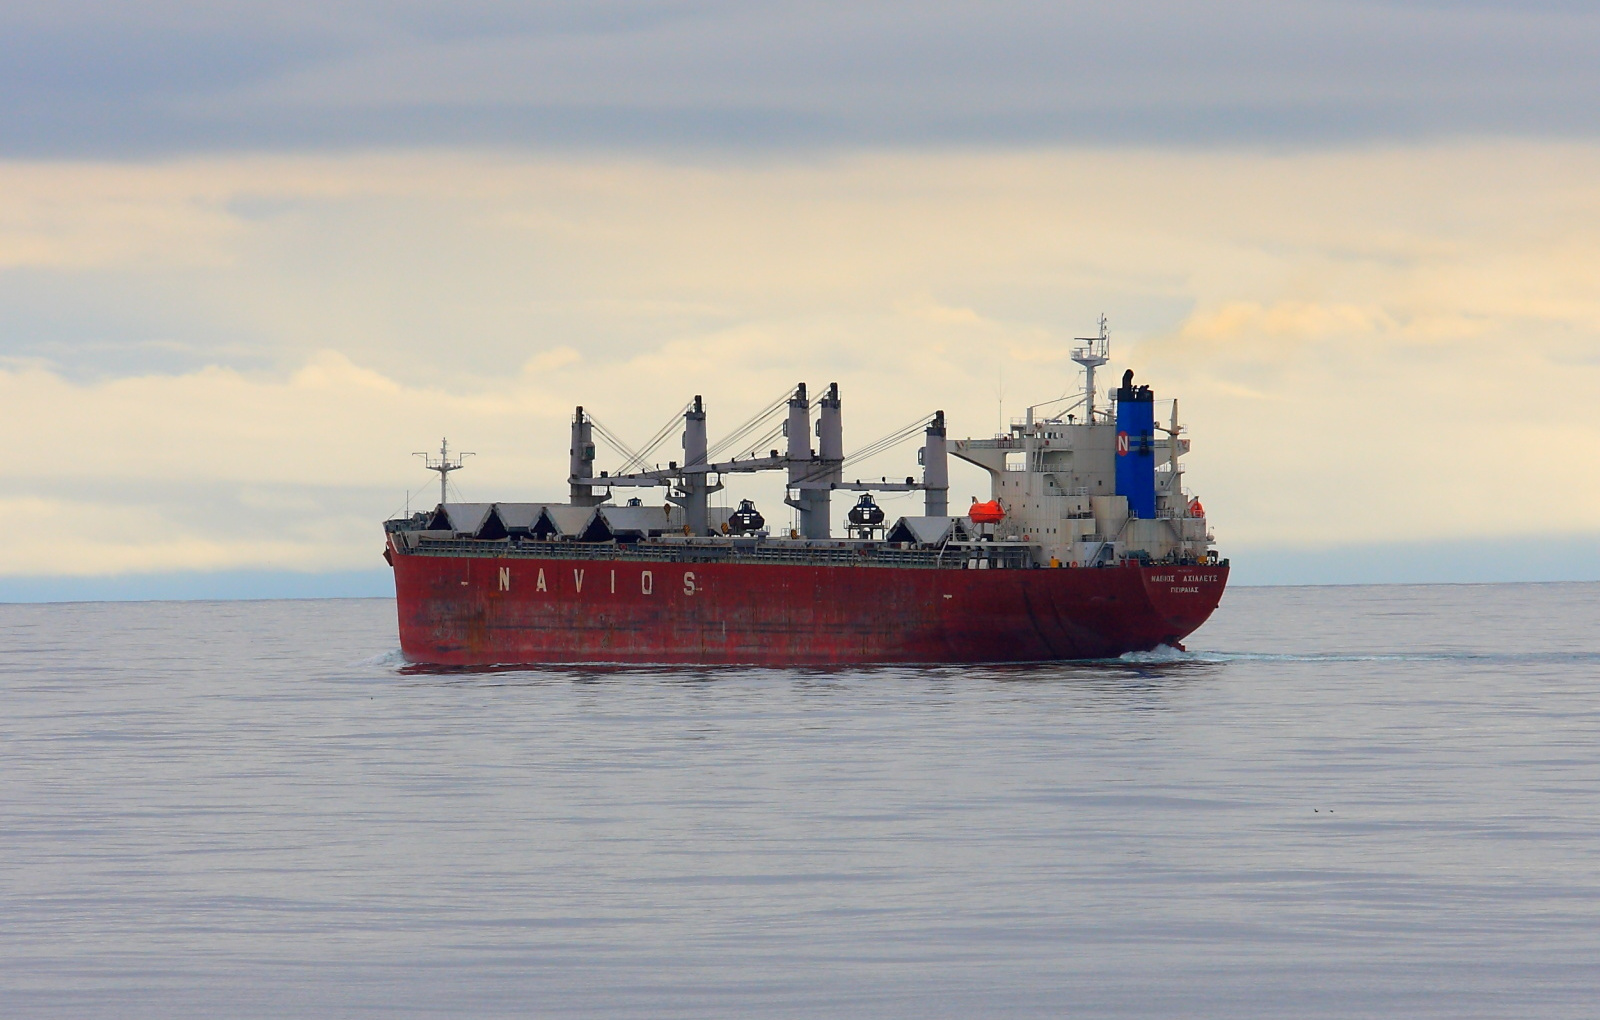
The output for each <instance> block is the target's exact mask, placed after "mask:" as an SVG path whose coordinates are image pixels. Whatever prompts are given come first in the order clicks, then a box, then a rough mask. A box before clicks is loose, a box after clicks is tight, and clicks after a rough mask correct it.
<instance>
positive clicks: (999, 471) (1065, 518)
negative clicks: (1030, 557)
mask: <svg viewBox="0 0 1600 1020" xmlns="http://www.w3.org/2000/svg"><path fill="white" fill-rule="evenodd" d="M1084 343H1085V346H1083V347H1079V348H1078V349H1076V350H1075V351H1074V352H1073V360H1074V361H1076V362H1078V363H1079V364H1080V365H1083V366H1084V369H1085V373H1084V374H1085V385H1084V389H1083V391H1082V395H1081V396H1080V397H1079V398H1078V399H1077V400H1076V401H1075V402H1073V403H1071V404H1069V405H1068V406H1067V407H1066V408H1064V409H1062V410H1060V411H1057V412H1056V413H1054V414H1053V415H1036V413H1035V411H1036V408H1037V407H1047V406H1049V405H1036V407H1030V408H1028V412H1027V415H1026V417H1024V418H1022V419H1019V420H1015V421H1013V422H1012V423H1011V428H1010V431H1009V432H1008V433H1007V434H1005V435H999V436H996V437H994V438H993V439H957V440H952V441H950V443H949V451H950V453H952V454H954V455H955V456H957V457H959V458H961V459H962V460H965V461H967V462H969V463H972V464H976V465H978V466H979V467H981V468H983V469H984V470H986V471H987V472H988V473H989V477H990V498H991V499H992V500H994V501H995V502H998V503H999V504H1000V507H1001V508H1002V509H1003V510H1004V511H1005V517H1004V519H1003V520H1001V521H1000V522H999V523H997V524H994V525H990V526H987V527H989V528H991V529H992V530H993V537H994V540H996V541H1000V542H1022V543H1027V544H1030V545H1034V546H1037V547H1038V550H1039V556H1040V558H1041V560H1042V561H1043V562H1044V563H1049V564H1051V565H1056V564H1059V565H1062V566H1094V565H1102V564H1108V563H1117V562H1121V561H1124V560H1126V559H1130V558H1133V559H1140V560H1145V561H1150V562H1179V563H1205V562H1210V561H1212V560H1214V559H1215V552H1214V550H1212V549H1211V548H1210V547H1211V544H1212V543H1213V541H1214V539H1213V537H1212V536H1211V535H1210V534H1209V533H1208V532H1207V528H1206V519H1205V516H1204V510H1203V508H1202V507H1201V505H1200V502H1199V501H1198V500H1197V499H1195V498H1194V497H1193V496H1192V495H1191V494H1189V493H1187V492H1185V491H1184V488H1183V466H1182V464H1181V462H1180V461H1179V459H1178V458H1180V457H1182V456H1183V455H1184V454H1186V453H1188V452H1189V440H1187V439H1185V438H1182V436H1181V433H1182V431H1183V427H1182V426H1181V425H1180V424H1179V422H1178V408H1177V401H1175V400H1174V401H1171V408H1170V414H1169V415H1168V416H1167V418H1168V424H1166V425H1155V426H1153V428H1152V429H1151V431H1150V435H1149V437H1148V438H1147V439H1146V440H1145V442H1146V444H1147V447H1146V448H1145V449H1144V450H1142V451H1141V450H1140V449H1138V448H1135V449H1133V450H1132V451H1130V448H1129V436H1128V434H1127V432H1126V431H1124V430H1123V429H1120V428H1119V426H1118V420H1119V413H1118V406H1117V402H1118V401H1119V400H1124V399H1125V400H1130V401H1132V400H1135V399H1138V400H1142V401H1143V402H1145V403H1147V404H1148V403H1150V402H1151V397H1150V394H1149V392H1148V390H1142V391H1134V390H1133V389H1132V387H1131V380H1132V372H1131V371H1130V372H1128V373H1127V374H1126V375H1125V376H1124V380H1123V382H1124V385H1123V386H1122V387H1119V388H1118V389H1116V390H1113V391H1111V397H1112V400H1111V406H1110V407H1109V408H1105V409H1102V408H1101V407H1098V406H1096V396H1097V395H1096V393H1095V390H1094V372H1095V369H1096V368H1098V367H1100V366H1101V365H1104V364H1105V363H1106V362H1107V361H1108V360H1109V355H1110V337H1109V333H1108V331H1107V329H1106V323H1105V319H1104V318H1103V317H1102V319H1101V321H1100V335H1099V336H1098V337H1095V338H1092V339H1089V340H1085V341H1084ZM1147 413H1148V412H1147ZM1119 442H1120V447H1119ZM1135 445H1136V446H1137V440H1135ZM1141 452H1143V453H1144V455H1145V456H1147V457H1149V458H1150V459H1152V460H1153V461H1154V464H1153V465H1151V468H1153V474H1154V482H1155V499H1154V503H1153V507H1151V508H1150V512H1148V513H1147V515H1145V516H1141V515H1140V514H1139V513H1138V512H1137V508H1135V512H1134V513H1132V514H1130V506H1129V497H1128V495H1126V494H1119V491H1118V484H1117V483H1118V459H1119V456H1120V457H1127V456H1130V453H1132V454H1138V453H1141ZM1147 470H1149V469H1148V468H1147Z"/></svg>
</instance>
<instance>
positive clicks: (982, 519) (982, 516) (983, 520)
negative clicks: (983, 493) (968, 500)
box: [967, 499, 1006, 524]
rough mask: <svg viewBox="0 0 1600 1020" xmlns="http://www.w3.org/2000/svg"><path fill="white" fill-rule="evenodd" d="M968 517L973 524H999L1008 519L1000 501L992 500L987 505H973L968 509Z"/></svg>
mask: <svg viewBox="0 0 1600 1020" xmlns="http://www.w3.org/2000/svg"><path fill="white" fill-rule="evenodd" d="M967 516H968V517H969V518H971V519H972V523H973V524H999V523H1000V522H1001V521H1003V520H1005V519H1006V512H1005V508H1004V507H1002V506H1001V505H1000V501H999V500H997V499H991V500H989V502H987V503H974V504H972V506H971V507H969V508H968V509H967Z"/></svg>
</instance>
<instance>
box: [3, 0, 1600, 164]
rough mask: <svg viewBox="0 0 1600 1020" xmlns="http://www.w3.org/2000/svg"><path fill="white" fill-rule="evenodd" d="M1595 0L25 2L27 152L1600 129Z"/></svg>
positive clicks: (679, 146) (10, 26)
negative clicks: (1564, 0)
mask: <svg viewBox="0 0 1600 1020" xmlns="http://www.w3.org/2000/svg"><path fill="white" fill-rule="evenodd" d="M1595 52H1600V13H1597V12H1596V11H1595V10H1594V8H1593V6H1592V5H1589V4H1579V3H1559V2H1547V3H1510V2H1493V0H1481V2H1360V3H1345V2H1333V0H1322V2H1316V0H1313V2H1306V0H1301V2H1286V3H1285V2H1270V3H1269V2H1264V0H1224V2H1219V3H1209V4H1186V3H1177V2H1170V0H1168V2H1148V0H1136V2H1127V3H1118V4H1097V3H1086V2H1036V0H1028V2H1009V3H984V4H978V3H950V2H931V3H929V2H924V3H915V4H913V3H907V2H902V0H857V2H852V3H816V2H806V3H799V2H767V3H733V2H728V0H710V2H706V0H702V2H684V0H679V2H667V3H660V2H651V3H645V2H628V0H611V2H595V3H588V4H582V5H573V4H567V3H554V2H522V3H510V2H489V0H483V2H476V3H453V4H439V3H436V2H418V0H402V2H383V3H372V2H356V3H347V4H336V5H328V4H310V3H305V2H302V0H283V2H280V3H275V4H270V5H268V4H258V5H239V4H233V5H220V6H219V5H215V4H199V3H194V2H171V0H152V2H146V3H140V4H136V5H127V4H113V3H108V2H105V0H96V2H63V3H55V4H48V5H33V6H26V5H11V6H10V7H9V8H8V9H7V10H6V11H5V12H4V13H0V88H3V90H4V92H5V94H6V96H7V99H8V101H7V103H6V104H4V106H3V107H0V155H8V156H13V157H15V156H27V157H51V156H56V157H59V156H102V157H105V156H109V157H122V156H129V155H133V156H141V157H148V156H159V155H171V154H175V153H185V152H188V153H193V152H202V151H204V152H219V151H284V150H306V149H312V148H335V149H349V148H351V147H353V146H362V147H371V146H402V147H441V146H442V147H460V146H485V145H504V146H511V147H515V148H526V147H530V146H531V147H541V146H543V147H550V146H555V147H572V146H578V147H591V148H592V147H598V148H602V149H610V150H615V149H626V150H641V149H644V150H650V151H676V152H682V151H690V150H694V149H697V148H703V147H707V146H709V147H713V148H720V149H735V150H739V149H744V150H752V149H753V150H784V151H793V150H796V149H801V150H815V149H817V148H818V147H821V148H844V149H854V148H859V147H862V146H869V147H871V146H885V145H909V146H935V147H948V146H951V145H977V146H983V147H992V146H1016V145H1046V146H1057V145H1082V144H1088V145H1100V144H1107V143H1116V144H1181V145H1201V146H1206V145H1217V144H1224V145H1229V144H1237V143H1240V142H1251V143H1266V144H1270V145H1283V144H1291V145H1304V144H1312V145H1318V144H1321V145H1326V144H1330V143H1339V144H1343V143H1349V142H1364V141H1372V140H1386V141H1390V142H1393V141H1397V140H1418V139H1437V138H1441V137H1461V136H1482V135H1496V136H1517V137H1540V138H1557V137H1559V138H1592V137H1594V135H1595V132H1596V129H1597V127H1600V112H1597V111H1600V106H1597V104H1596V102H1595V100H1596V98H1597V96H1600V65H1597V64H1596V62H1595V61H1594V59H1593V54H1594V53H1595Z"/></svg>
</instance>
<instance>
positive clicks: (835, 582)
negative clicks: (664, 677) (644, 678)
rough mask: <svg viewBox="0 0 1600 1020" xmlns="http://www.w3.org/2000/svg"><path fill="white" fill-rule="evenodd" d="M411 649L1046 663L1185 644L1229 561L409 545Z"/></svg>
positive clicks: (497, 654) (476, 662)
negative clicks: (560, 554)
mask: <svg viewBox="0 0 1600 1020" xmlns="http://www.w3.org/2000/svg"><path fill="white" fill-rule="evenodd" d="M392 553H393V562H394V572H395V593H396V596H397V599H398V603H399V611H400V647H401V650H402V652H403V654H404V655H405V657H406V658H407V659H408V660H410V661H412V662H419V663H429V664H436V665H444V666H481V665H497V664H501V665H503V664H523V663H527V664H532V663H687V664H713V663H728V664H732V663H740V664H750V665H763V666H795V665H834V664H849V663H874V662H906V663H954V662H1039V661H1049V660H1060V659H1095V658H1110V657H1114V656H1117V655H1121V654H1123V653H1124V652H1130V651H1142V650H1148V649H1152V648H1155V647H1156V646H1158V645H1163V644H1164V645H1168V646H1173V647H1179V642H1180V641H1182V640H1183V638H1184V637H1186V636H1187V635H1189V634H1190V633H1192V632H1193V631H1194V630H1195V629H1196V628H1198V627H1199V626H1200V625H1201V624H1202V623H1204V622H1205V621H1206V619H1207V617H1209V616H1210V615H1211V612H1212V610H1214V609H1215V608H1216V606H1217V602H1218V601H1219V600H1220V599H1221V597H1222V591H1223V588H1224V587H1225V586H1226V584H1227V580H1228V568H1227V567H1226V566H1205V567H1201V566H1187V567H1174V566H1139V565H1131V564H1130V565H1128V566H1121V567H1101V568H1092V569H1070V568H1063V569H1037V570H952V569H918V568H903V567H875V566H855V567H852V566H811V565H798V564H752V563H682V562H671V561H661V562H652V561H642V560H636V559H628V560H611V559H596V560H574V559H564V558H563V559H547V560H545V559H529V558H522V557H515V558H502V557H492V556H459V557H456V556H438V555H407V554H403V553H398V551H392Z"/></svg>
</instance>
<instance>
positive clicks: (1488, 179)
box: [0, 143, 1600, 575]
mask: <svg viewBox="0 0 1600 1020" xmlns="http://www.w3.org/2000/svg"><path fill="white" fill-rule="evenodd" d="M1597 180H1600V150H1597V149H1596V148H1594V147H1591V146H1582V145H1573V144H1562V145H1555V144H1532V143H1523V144H1518V145H1511V144H1507V143H1494V144H1487V143H1485V144H1458V145H1440V146H1428V147H1411V148H1405V149H1370V150H1362V151H1334V152H1320V153H1306V154H1300V155H1294V156H1290V155H1286V154H1262V153H1252V152H1248V151H1230V152H1220V153H1204V152H1190V153H1181V154H1180V153H1172V152H1169V151H1161V150H1119V151H1110V150H1106V151H1093V152H1085V151H1038V150H1018V151H1010V152H1004V153H989V154H982V153H973V152H969V151H960V150H958V151H951V152H938V153H905V152H885V153H874V154H862V155H855V156H835V157H828V158H806V159H775V158H774V159H758V160H756V159H753V160H744V161H733V162H727V163H722V162H707V161H702V160H688V161H668V160H661V159H655V158H649V159H646V158H631V157H630V158H622V157H617V158H600V157H588V158H584V159H575V158H563V157H553V156H546V157H517V156H513V155H510V154H507V153H504V152H498V153H483V152H456V153H433V154H429V155H419V154H416V153H387V154H386V153H369V154H362V155H354V156H344V157H333V156H328V157H262V156H255V157H250V156H230V157H224V158H207V159H184V160H172V161H156V162H149V163H138V164H108V163H75V162H65V163H63V162H49V163H37V162H11V163H9V164H0V252H4V253H7V259H8V262H7V264H6V266H5V268H3V269H0V307H3V308H4V310H5V322H6V325H5V328H4V331H3V332H0V425H3V426H4V427H5V428H6V430H7V434H8V435H12V436H17V437H22V438H21V439H19V441H17V442H15V443H14V444H13V445H12V449H11V453H10V454H9V455H8V462H7V469H6V470H7V474H6V476H5V478H4V488H3V490H0V499H4V500H9V501H12V502H11V503H8V504H7V505H10V506H14V507H15V508H16V511H17V514H18V516H19V517H21V518H23V519H26V520H28V521H30V522H31V525H30V526H32V527H34V528H35V529H36V533H37V534H38V535H40V536H43V537H45V538H47V539H48V540H47V541H45V540H44V538H41V542H40V543H38V544H34V543H31V542H30V543H28V544H27V548H26V549H16V550H14V551H13V552H12V553H11V554H6V555H9V556H10V557H11V558H10V559H9V560H7V559H5V558H4V557H3V556H0V572H3V573H9V574H12V575H17V574H26V573H29V572H33V571H37V570H38V569H41V562H44V561H47V562H48V563H53V564H56V565H57V569H59V570H61V571H89V572H94V571H102V572H104V571H113V570H127V571H132V570H144V569H148V566H149V564H152V563H157V562H162V561H163V557H167V558H169V559H170V560H171V561H172V562H173V563H174V564H175V565H183V566H196V565H201V564H209V565H211V566H213V567H216V568H223V567H227V568H243V567H252V568H254V567H260V568H264V569H280V568H282V569H287V568H291V567H292V568H294V569H308V568H310V567H314V566H317V565H322V566H324V567H326V568H327V569H356V568H361V567H364V566H367V565H368V561H369V559H370V555H371V548H370V543H371V540H372V538H373V536H374V535H375V534H376V533H377V532H376V522H377V521H378V520H379V519H381V518H382V517H383V516H384V515H385V514H387V513H389V512H391V511H393V510H396V509H397V508H399V507H402V506H403V505H404V502H405V499H406V494H407V492H408V491H409V492H411V493H412V494H413V498H414V499H419V500H427V499H429V498H430V497H428V495H427V492H428V487H429V476H428V475H427V474H426V473H425V472H423V471H422V470H421V468H420V466H419V465H418V464H417V463H416V462H415V461H414V460H413V459H412V458H411V457H410V454H411V452H412V451H414V450H423V449H430V448H436V446H437V443H438V439H439V437H440V436H442V435H448V436H449V437H450V439H451V441H452V445H453V446H457V447H459V448H464V449H468V450H473V451H474V452H476V453H477V455H478V456H477V457H476V458H475V459H474V460H473V461H472V462H471V467H470V470H468V471H466V472H463V473H462V474H461V475H459V476H457V478H456V479H455V480H456V481H459V482H460V483H461V485H462V491H463V493H465V494H466V495H468V496H471V497H475V498H505V499H533V498H544V499H549V498H560V497H561V496H562V495H563V493H564V488H565V487H564V484H563V482H562V478H563V472H564V469H565V456H566V429H567V420H568V416H569V415H570V413H571V408H572V405H574V404H578V403H582V404H583V405H584V406H585V407H587V408H590V409H592V410H593V412H594V413H596V414H597V415H599V416H600V417H601V419H602V420H603V421H605V422H606V423H607V424H608V425H609V426H611V427H613V428H614V429H616V430H617V431H618V432H619V433H620V434H621V435H623V436H624V438H627V439H629V440H630V441H633V442H638V441H639V440H640V439H642V437H645V436H648V435H650V434H652V433H654V432H655V431H656V430H657V428H658V427H659V426H660V425H661V424H662V423H663V421H664V420H666V419H667V418H669V417H670V416H671V415H672V414H673V413H674V412H675V411H676V409H678V408H680V407H681V406H682V405H683V403H684V402H685V401H686V400H688V399H689V398H690V397H691V396H692V395H693V394H695V393H701V394H704V395H705V397H706V400H707V403H708V405H709V407H710V413H711V430H712V433H713V435H714V436H715V435H719V434H720V433H721V432H722V431H726V430H728V429H731V428H732V427H733V425H734V424H736V423H737V422H739V421H741V420H743V419H744V418H745V417H746V416H748V415H749V414H751V413H753V412H754V411H755V410H756V409H758V408H759V407H761V406H762V405H764V404H765V403H767V401H768V400H770V399H771V398H773V397H775V396H777V395H778V394H779V393H781V392H782V391H783V390H784V389H786V388H787V387H789V386H792V385H793V384H794V383H795V382H797V381H801V380H804V381H806V382H808V383H810V384H812V385H825V384H826V383H828V382H832V381H838V382H840V384H841V386H842V387H843V392H844V396H845V420H846V428H847V448H851V449H853V448H855V447H857V446H861V445H865V444H866V443H867V442H868V441H870V440H872V439H874V438H876V437H877V436H879V435H881V434H884V433H887V432H889V431H891V430H893V429H894V428H896V427H898V426H900V425H902V424H904V423H905V422H906V421H908V420H910V419H911V418H913V417H915V416H916V415H918V414H922V413H926V412H929V411H932V410H934V409H943V410H945V411H946V412H947V413H948V414H949V417H950V420H951V423H952V427H953V428H954V429H955V430H956V431H957V433H958V434H976V435H984V434H988V433H991V432H993V431H994V430H995V429H997V428H1001V427H1003V425H1004V419H1006V418H1008V417H1010V416H1012V415H1017V414H1020V413H1021V412H1022V408H1023V405H1024V404H1026V403H1033V402H1035V401H1040V400H1048V399H1050V398H1053V397H1056V396H1059V395H1060V394H1062V393H1063V392H1067V391H1070V390H1072V389H1073V388H1075V387H1076V386H1077V381H1076V380H1077V372H1076V370H1075V368H1074V366H1072V365H1071V363H1070V362H1069V361H1068V360H1067V353H1068V350H1069V348H1070V346H1071V338H1072V337H1074V336H1082V335H1087V334H1088V333H1090V332H1091V331H1092V330H1093V329H1094V324H1095V322H1096V320H1097V318H1098V315H1099V314H1100V313H1101V312H1102V311H1104V312H1107V313H1108V314H1109V315H1110V318H1111V323H1112V328H1113V336H1114V349H1113V353H1114V356H1115V358H1116V362H1117V365H1118V366H1119V370H1120V366H1122V365H1131V366H1132V367H1134V368H1135V369H1136V370H1137V371H1138V373H1139V374H1140V378H1141V379H1142V380H1146V381H1149V382H1151V383H1152V385H1154V386H1155V387H1156V389H1157V392H1158V395H1159V396H1160V397H1161V398H1163V399H1165V398H1166V397H1169V396H1177V397H1178V398H1179V400H1180V409H1181V411H1182V412H1183V419H1184V421H1185V422H1187V423H1188V425H1189V426H1190V429H1191V432H1190V435H1191V437H1192V438H1193V440H1194V442H1195V448H1194V453H1193V454H1192V456H1191V461H1192V469H1191V473H1190V475H1189V481H1190V483H1191V485H1192V487H1193V488H1194V489H1195V490H1196V491H1197V492H1198V493H1199V494H1200V495H1201V496H1202V498H1203V499H1204V500H1205V503H1206V505H1207V507H1208V508H1209V509H1210V510H1211V511H1212V513H1213V516H1214V519H1215V527H1216V530H1217V532H1218V534H1219V536H1220V538H1221V539H1222V541H1223V543H1224V546H1225V547H1226V545H1227V544H1228V543H1230V542H1239V543H1253V544H1255V545H1258V546H1263V545H1278V546H1287V545H1299V546H1315V545H1330V546H1331V545H1338V544H1340V543H1350V542H1379V541H1400V540H1408V541H1409V540H1416V541H1422V540H1431V539H1443V538H1464V539H1468V540H1476V541H1484V542H1493V541H1506V539H1505V538H1504V536H1505V535H1507V534H1514V535H1517V536H1522V537H1519V538H1518V539H1517V540H1519V541H1521V540H1523V538H1525V537H1526V536H1537V535H1539V534H1543V533H1550V534H1554V533H1558V532H1579V531H1584V530H1586V529H1587V530H1593V529H1600V480H1597V479H1595V478H1593V477H1591V475H1590V474H1589V473H1586V472H1583V471H1580V470H1574V469H1573V464H1574V458H1575V457H1578V456H1579V455H1580V454H1579V452H1578V451H1582V450H1586V449H1591V448H1593V446H1594V444H1595V443H1596V441H1597V440H1600V435H1596V427H1595V426H1593V425H1591V424H1590V423H1589V422H1588V420H1587V418H1586V417H1585V412H1584V411H1583V410H1582V409H1584V408H1587V407H1589V406H1593V405H1594V404H1595V403H1596V402H1597V401H1600V355H1597V352H1600V284H1597V283H1596V281H1597V280H1600V186H1597V185H1596V184H1595V183H1594V182H1595V181H1597ZM116 208H130V209H134V210H136V214H133V213H130V214H128V215H121V216H118V215H104V214H103V213H104V211H105V210H107V209H116ZM1002 399H1003V401H1004V403H1003V406H1002V404H1001V401H1002ZM671 435H672V436H675V435H676V432H675V431H672V432H671ZM669 445H670V443H669ZM671 456H672V454H671V453H669V452H662V453H661V455H660V459H661V460H663V461H665V460H666V459H669V458H670V457H671ZM913 459H914V454H913V450H912V448H910V447H907V448H903V449H900V450H897V451H894V452H893V453H892V454H890V455H886V456H885V457H884V458H883V459H882V460H880V461H877V462H874V463H872V464H868V465H865V466H864V467H863V469H862V472H861V473H862V474H863V475H865V476H873V477H875V476H879V475H883V474H889V475H899V476H903V475H904V474H905V473H906V472H907V471H908V470H912V468H911V467H910V465H911V464H912V463H913ZM602 466H605V467H608V466H611V464H610V463H608V462H604V461H603V463H602ZM742 484H743V483H741V485H742ZM956 484H957V487H958V489H959V490H960V496H962V497H965V496H966V495H968V494H977V493H980V492H982V491H983V489H982V488H981V485H982V484H983V483H982V479H981V478H980V477H979V476H978V475H976V474H975V473H972V472H967V473H961V472H960V471H958V473H957V482H956ZM763 485H764V486H766V487H765V488H762V487H761V486H763ZM740 494H744V495H753V496H756V497H757V498H758V499H760V500H761V501H762V504H763V506H764V507H765V508H766V509H767V510H768V511H769V512H770V513H776V514H781V512H782V511H781V510H780V509H779V506H780V505H779V503H778V502H777V500H778V493H777V492H776V491H775V489H774V487H773V486H771V485H769V484H767V483H756V485H755V487H753V488H750V489H748V490H744V489H741V490H738V491H731V492H729V493H728V494H727V495H728V496H729V498H734V497H736V496H737V495H740ZM652 498H653V497H652ZM958 501H959V500H958ZM914 502H915V501H914V500H912V501H908V502H906V503H905V506H904V507H903V508H902V507H900V506H899V505H896V506H892V507H890V511H891V513H895V512H907V511H908V510H909V509H911V508H912V505H913V504H914ZM106 520H118V521H122V520H127V521H131V522H133V524H132V525H131V526H129V527H127V528H114V529H106V528H96V527H94V526H93V525H92V523H91V522H95V521H106ZM1529 540H1536V539H1529ZM44 548H48V550H49V553H48V555H47V556H46V555H45V554H44V553H41V552H39V550H40V549H44ZM41 556H44V561H41V560H40V559H39V557H41Z"/></svg>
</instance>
